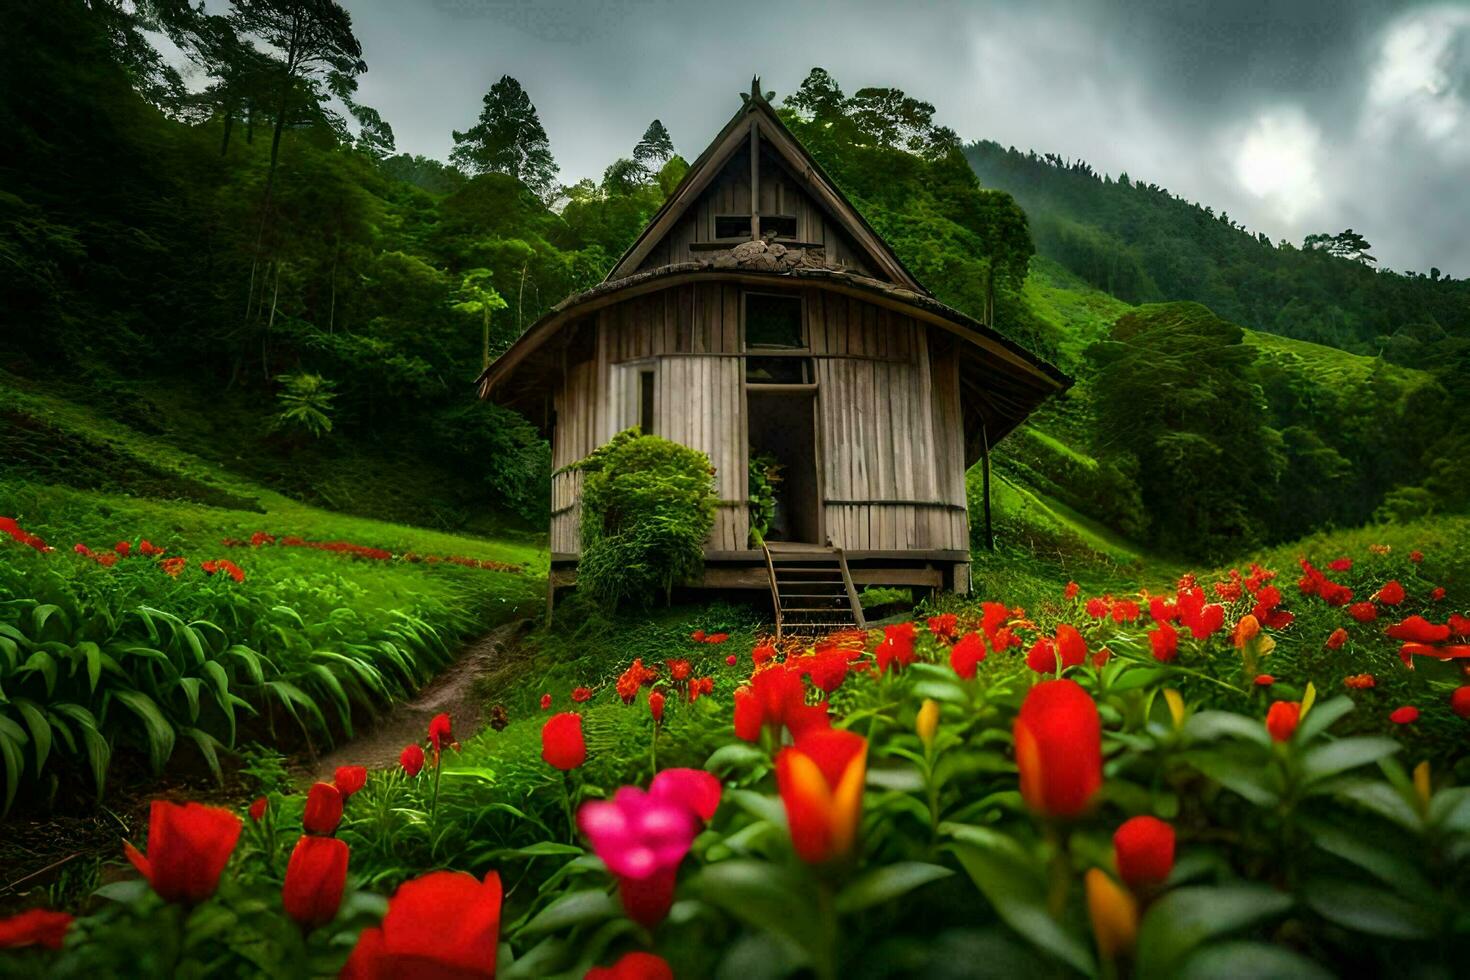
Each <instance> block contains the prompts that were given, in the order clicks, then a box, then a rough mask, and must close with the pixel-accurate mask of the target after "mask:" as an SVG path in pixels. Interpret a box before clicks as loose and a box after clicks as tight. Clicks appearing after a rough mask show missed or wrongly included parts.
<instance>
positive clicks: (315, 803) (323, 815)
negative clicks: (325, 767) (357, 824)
mask: <svg viewBox="0 0 1470 980" xmlns="http://www.w3.org/2000/svg"><path fill="white" fill-rule="evenodd" d="M341 822H342V794H341V792H339V791H338V789H337V787H335V786H333V785H332V784H331V783H313V784H312V786H311V789H309V790H307V792H306V809H305V810H304V811H303V812H302V814H301V825H302V826H303V827H305V828H306V832H307V833H309V834H330V833H332V832H333V831H335V830H336V829H337V825H338V824H340V823H341Z"/></svg>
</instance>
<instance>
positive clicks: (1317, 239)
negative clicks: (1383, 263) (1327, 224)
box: [1302, 228, 1378, 265]
mask: <svg viewBox="0 0 1470 980" xmlns="http://www.w3.org/2000/svg"><path fill="white" fill-rule="evenodd" d="M1372 247H1373V246H1372V245H1370V244H1369V243H1368V239H1366V238H1364V237H1363V236H1362V235H1360V234H1358V233H1357V232H1355V231H1353V230H1352V229H1351V228H1349V229H1348V230H1347V231H1343V232H1339V233H1337V234H1336V235H1322V234H1317V235H1308V236H1307V237H1306V239H1305V240H1304V241H1303V242H1302V248H1304V249H1308V250H1311V251H1319V252H1326V253H1327V254H1328V255H1336V256H1337V257H1338V258H1343V259H1352V260H1353V261H1354V262H1362V263H1363V264H1364V265H1368V264H1370V263H1376V262H1377V261H1378V259H1377V258H1375V257H1374V256H1372V255H1369V254H1368V249H1370V248H1372Z"/></svg>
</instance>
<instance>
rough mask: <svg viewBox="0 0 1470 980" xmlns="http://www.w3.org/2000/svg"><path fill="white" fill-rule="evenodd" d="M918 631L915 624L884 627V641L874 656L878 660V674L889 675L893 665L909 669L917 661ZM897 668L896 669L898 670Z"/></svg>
mask: <svg viewBox="0 0 1470 980" xmlns="http://www.w3.org/2000/svg"><path fill="white" fill-rule="evenodd" d="M917 636H918V629H917V627H915V626H914V624H913V623H898V624H897V625H895V626H885V627H883V641H882V642H881V643H879V644H878V649H877V650H876V651H874V656H876V657H877V658H878V673H880V674H886V673H888V668H889V666H891V665H895V664H896V665H897V667H907V666H908V665H909V664H911V663H913V662H914V660H915V659H916V654H915V653H914V640H915V639H916V638H917ZM897 667H895V669H897Z"/></svg>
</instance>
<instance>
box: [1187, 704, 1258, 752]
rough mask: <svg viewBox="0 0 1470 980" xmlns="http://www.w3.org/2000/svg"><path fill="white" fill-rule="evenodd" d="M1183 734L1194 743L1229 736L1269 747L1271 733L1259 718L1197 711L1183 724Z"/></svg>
mask: <svg viewBox="0 0 1470 980" xmlns="http://www.w3.org/2000/svg"><path fill="white" fill-rule="evenodd" d="M1184 734H1185V735H1186V736H1188V737H1189V738H1190V739H1193V740H1194V741H1196V742H1213V741H1215V740H1217V739H1220V738H1224V737H1225V736H1227V735H1228V736H1230V737H1231V738H1239V739H1244V740H1245V741H1247V742H1253V743H1254V744H1256V745H1259V746H1261V747H1262V748H1270V747H1271V733H1270V732H1268V731H1266V723H1265V722H1263V721H1261V720H1260V719H1259V718H1247V717H1246V716H1245V715H1237V714H1234V713H1233V712H1229V711H1197V712H1195V713H1194V714H1192V715H1190V716H1189V718H1188V720H1186V721H1185V722H1184Z"/></svg>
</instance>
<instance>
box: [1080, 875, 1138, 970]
mask: <svg viewBox="0 0 1470 980" xmlns="http://www.w3.org/2000/svg"><path fill="white" fill-rule="evenodd" d="M1083 882H1084V885H1085V888H1086V891H1087V916H1088V918H1089V919H1090V920H1091V921H1092V935H1093V938H1094V939H1096V940H1097V951H1098V953H1099V954H1100V955H1101V956H1102V958H1103V959H1105V960H1115V959H1117V958H1118V957H1119V956H1126V955H1127V954H1128V953H1130V952H1132V951H1133V946H1134V944H1136V943H1137V942H1138V902H1137V901H1136V900H1135V899H1134V897H1133V896H1132V895H1130V894H1128V892H1127V891H1126V890H1125V889H1123V888H1122V887H1120V886H1119V885H1118V883H1117V882H1116V881H1114V880H1113V879H1111V878H1109V877H1108V875H1107V872H1105V871H1103V870H1102V869H1101V868H1088V869H1087V876H1086V877H1085V878H1084V879H1083Z"/></svg>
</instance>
